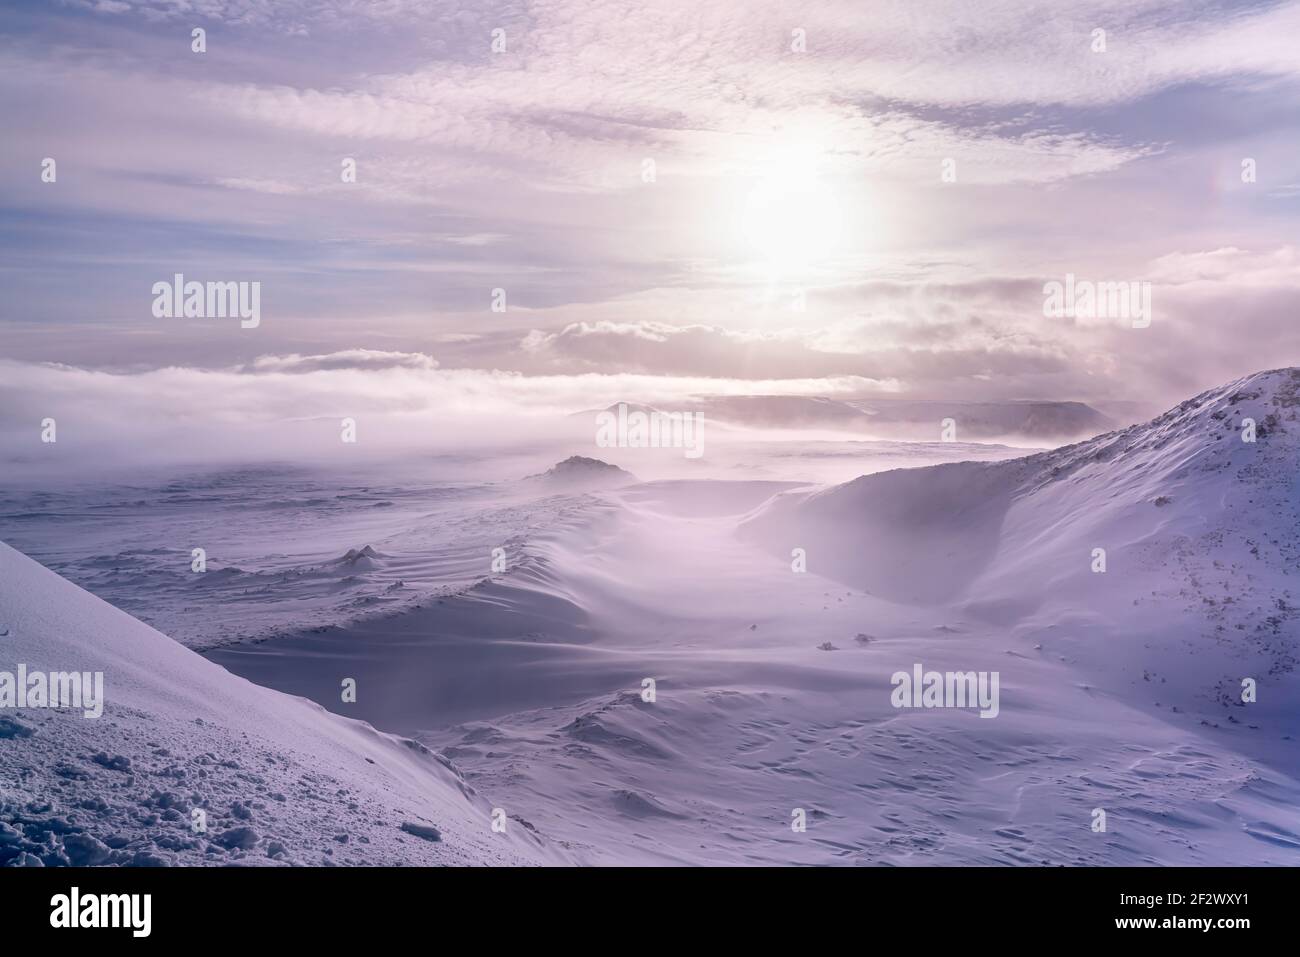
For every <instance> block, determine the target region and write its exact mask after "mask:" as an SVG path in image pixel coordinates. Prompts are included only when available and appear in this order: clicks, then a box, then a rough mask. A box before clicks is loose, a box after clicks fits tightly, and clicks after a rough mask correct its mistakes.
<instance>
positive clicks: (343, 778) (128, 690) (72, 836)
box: [0, 545, 561, 865]
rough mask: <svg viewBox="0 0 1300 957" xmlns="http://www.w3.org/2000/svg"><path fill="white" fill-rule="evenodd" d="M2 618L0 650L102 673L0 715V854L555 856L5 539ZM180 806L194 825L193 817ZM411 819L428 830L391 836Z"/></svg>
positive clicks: (353, 858)
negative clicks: (76, 696) (87, 700)
mask: <svg viewBox="0 0 1300 957" xmlns="http://www.w3.org/2000/svg"><path fill="white" fill-rule="evenodd" d="M0 622H2V623H3V625H4V629H5V630H7V632H8V634H7V635H6V636H5V637H4V638H0V655H2V656H3V657H2V658H0V660H3V661H4V662H6V663H17V662H22V663H26V664H27V665H28V666H29V667H30V668H33V669H36V668H40V669H45V670H51V671H68V670H85V671H92V672H93V671H102V672H103V673H104V680H105V696H106V698H107V707H106V709H105V712H104V715H103V716H102V717H100V718H98V719H87V718H84V717H82V715H81V712H80V711H76V710H59V711H54V710H44V711H42V710H37V709H30V708H29V709H25V710H23V711H21V712H18V713H16V714H13V715H6V716H5V717H6V719H7V720H8V722H9V728H10V731H9V733H6V734H5V735H4V736H3V738H2V739H0V860H2V861H6V862H13V861H14V860H20V861H26V862H27V863H35V862H36V861H40V862H41V863H43V864H46V865H52V864H67V863H74V864H76V863H83V864H132V863H134V864H149V865H161V864H197V863H221V864H227V863H257V864H273V863H300V864H344V863H353V864H391V863H406V864H415V863H423V864H440V863H484V862H487V863H519V862H539V861H545V860H558V859H561V858H559V857H557V856H556V855H554V854H553V853H552V852H551V850H550V849H549V848H547V847H545V846H544V844H543V842H541V841H540V840H538V839H537V838H536V837H534V836H533V835H531V834H530V833H528V832H527V831H525V830H522V829H521V830H519V831H517V832H515V833H514V834H510V833H507V834H494V833H493V832H492V831H491V826H490V824H491V821H490V813H491V808H490V807H489V806H488V805H487V804H486V803H485V802H484V801H483V800H482V799H481V798H479V797H478V796H477V795H476V794H475V793H474V790H473V788H470V787H467V786H466V784H465V782H464V781H463V780H462V779H461V778H460V776H459V775H457V774H456V773H455V772H454V771H453V770H452V769H450V768H448V767H447V766H446V765H445V764H444V763H442V762H441V761H439V760H438V759H437V757H436V756H435V755H433V754H431V753H429V752H428V751H427V750H426V749H424V748H422V747H421V746H420V745H418V744H416V743H415V742H412V741H409V740H402V739H399V738H395V737H392V736H390V735H387V734H381V733H379V732H377V731H376V730H375V729H374V728H372V727H370V726H369V725H367V724H365V723H363V722H360V721H354V720H349V719H346V718H342V717H337V716H334V715H331V714H329V713H328V712H326V711H325V710H324V709H322V708H321V707H320V706H319V705H316V704H313V703H311V702H308V701H304V700H302V699H298V698H292V697H289V696H286V695H283V694H280V693H278V692H275V691H271V690H269V689H266V688H261V687H258V686H256V685H253V684H250V683H249V682H248V681H246V680H244V679H242V678H237V677H235V676H233V675H231V674H229V673H228V672H226V671H225V670H224V669H222V668H220V667H218V666H216V665H214V664H212V663H211V662H209V661H207V660H205V659H204V658H202V657H200V656H199V655H197V654H195V653H194V652H192V651H189V650H187V649H186V648H184V647H182V646H181V645H179V644H177V643H176V642H174V641H172V640H171V639H169V638H167V637H166V636H164V635H162V634H160V633H158V632H156V631H154V630H153V629H151V628H149V627H147V626H145V625H143V624H141V623H140V622H138V621H135V620H134V619H132V618H131V617H130V616H128V615H126V614H124V613H123V612H121V611H118V610H117V609H115V608H113V607H111V606H110V605H108V604H106V603H104V602H103V601H100V600H99V599H98V598H95V597H94V596H92V595H90V594H88V593H87V592H85V591H82V590H81V589H79V588H77V587H76V586H75V585H72V584H71V583H69V582H67V581H64V580H63V579H60V578H59V577H58V576H57V575H55V574H54V573H53V572H50V571H48V570H46V569H44V568H42V567H41V566H40V565H38V564H36V563H35V562H33V561H31V560H30V559H28V558H25V557H24V556H22V555H20V554H19V553H17V552H15V551H14V550H13V549H12V548H9V547H8V546H6V545H0ZM7 667H12V664H10V665H7ZM15 728H16V729H21V730H20V731H18V732H17V733H15V732H14V729H15ZM195 808H199V809H203V810H205V812H206V814H207V820H206V827H207V830H206V833H202V834H198V833H195V832H194V831H193V829H192V810H193V809H195ZM426 827H436V828H437V829H438V831H440V832H441V835H442V837H441V841H440V842H439V843H436V844H434V843H430V842H429V841H428V840H425V839H419V838H413V837H411V836H410V834H409V833H405V832H412V833H415V832H413V831H412V829H413V828H426Z"/></svg>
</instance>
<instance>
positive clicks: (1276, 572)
mask: <svg viewBox="0 0 1300 957" xmlns="http://www.w3.org/2000/svg"><path fill="white" fill-rule="evenodd" d="M1298 406H1300V370H1296V369H1283V370H1274V371H1270V372H1261V373H1257V374H1255V375H1251V376H1247V377H1245V378H1242V379H1239V380H1237V381H1235V382H1232V383H1229V384H1227V385H1225V386H1222V387H1220V388H1217V389H1213V390H1210V391H1208V392H1205V393H1203V394H1202V395H1199V396H1196V397H1195V398H1192V399H1189V400H1188V401H1186V402H1184V403H1182V404H1181V405H1179V406H1178V407H1177V408H1175V409H1172V410H1170V411H1169V412H1167V413H1165V414H1164V415H1161V416H1159V417H1157V418H1156V419H1153V420H1152V421H1150V422H1147V423H1143V424H1141V425H1135V426H1132V427H1130V428H1128V429H1124V430H1122V431H1119V432H1114V433H1110V434H1108V435H1104V436H1100V437H1098V438H1096V439H1092V440H1090V441H1087V442H1082V443H1079V444H1077V445H1072V446H1068V447H1065V448H1061V449H1056V450H1054V451H1051V452H1046V453H1042V454H1039V455H1033V456H1028V457H1026V458H1023V459H1016V460H1011V461H1006V462H992V463H976V462H968V463H957V464H952V465H940V466H935V467H932V468H926V469H915V470H896V471H893V472H886V473H878V474H874V475H868V476H863V477H862V478H859V479H857V480H855V481H853V482H849V483H847V484H844V485H840V486H835V487H832V488H829V489H822V490H807V489H806V490H797V491H795V492H791V493H787V494H785V495H782V496H779V497H777V498H775V499H774V500H773V501H772V502H770V503H769V504H768V505H767V506H766V507H765V508H763V509H761V510H759V512H757V513H756V514H755V515H754V516H752V517H751V518H750V519H749V520H748V521H747V522H746V523H744V524H743V526H742V528H741V534H742V536H743V537H745V538H747V539H750V540H754V541H757V542H759V543H762V544H763V545H764V546H766V547H767V548H769V549H771V550H772V551H773V552H775V553H784V552H788V549H789V547H791V546H792V545H800V546H802V547H805V548H807V549H808V554H809V564H810V567H813V568H815V569H816V570H817V571H818V573H819V574H822V575H826V576H828V577H830V578H833V579H835V580H838V581H842V582H845V583H847V584H850V585H853V586H854V587H858V588H862V589H864V590H865V591H867V592H868V593H870V594H872V595H874V596H877V597H880V598H883V599H886V600H888V601H890V602H897V603H902V604H905V605H926V606H934V605H939V606H942V607H947V608H950V609H951V610H952V612H953V613H954V615H955V616H957V617H959V619H960V620H961V621H962V622H963V623H964V624H966V625H967V626H969V627H979V628H993V629H996V630H998V631H1001V632H1002V633H1004V634H1007V635H1010V636H1013V637H1018V638H1020V639H1022V640H1024V641H1031V640H1032V641H1033V642H1035V643H1040V644H1041V645H1042V648H1043V650H1044V651H1045V653H1049V654H1057V655H1059V656H1061V657H1063V658H1064V659H1066V660H1069V661H1071V662H1072V663H1073V664H1074V666H1075V667H1077V668H1079V669H1080V670H1082V671H1085V672H1087V673H1089V674H1090V675H1091V676H1092V678H1093V679H1094V680H1098V681H1101V682H1104V683H1106V684H1107V685H1108V686H1110V687H1113V688H1115V689H1116V690H1117V691H1118V690H1121V689H1122V690H1123V691H1124V693H1126V694H1129V695H1137V696H1139V697H1144V698H1147V699H1149V700H1150V701H1151V702H1152V703H1154V702H1156V701H1157V700H1159V702H1160V706H1161V707H1162V708H1171V707H1172V708H1174V709H1175V710H1179V709H1181V710H1182V711H1183V712H1186V711H1189V710H1195V711H1196V712H1197V713H1198V714H1199V715H1200V717H1201V719H1202V720H1205V721H1206V722H1208V723H1209V724H1210V725H1215V724H1217V723H1219V722H1220V721H1224V722H1228V723H1235V722H1238V721H1246V720H1250V721H1251V723H1254V724H1256V725H1257V726H1258V724H1259V723H1260V722H1261V721H1262V720H1263V719H1265V718H1267V719H1268V720H1269V722H1270V724H1272V726H1273V730H1274V731H1276V732H1277V733H1278V734H1292V733H1296V732H1300V708H1297V707H1296V706H1295V704H1294V701H1295V695H1296V692H1297V691H1300V687H1298V686H1297V681H1296V673H1295V664H1296V662H1297V658H1298V657H1300V595H1298V594H1297V591H1298V590H1300V589H1298V588H1297V586H1300V578H1298V577H1297V576H1300V563H1298V560H1300V478H1298V476H1300V419H1298V418H1297V407H1298ZM1247 419H1252V420H1253V421H1254V423H1255V439H1256V440H1255V441H1254V442H1247V441H1243V438H1242V436H1243V434H1244V433H1243V430H1244V429H1245V428H1246V425H1247V423H1246V422H1245V420H1247ZM1097 549H1101V550H1104V553H1105V563H1106V564H1105V571H1104V572H1100V571H1095V570H1094V567H1095V566H1096V564H1097V555H1098V553H1097V552H1096V550H1097ZM1144 675H1145V676H1146V677H1145V678H1144V677H1143V676H1144ZM1246 677H1250V678H1253V679H1255V680H1256V681H1257V682H1259V684H1260V686H1261V687H1264V686H1266V685H1267V686H1268V690H1267V693H1261V696H1260V700H1259V702H1257V703H1255V704H1253V705H1251V710H1250V712H1249V713H1250V719H1247V718H1246V717H1245V712H1244V711H1243V710H1242V702H1241V701H1240V700H1239V698H1240V694H1239V692H1240V683H1241V680H1242V679H1243V678H1246ZM1153 679H1154V681H1155V682H1156V683H1158V684H1161V685H1163V686H1164V687H1163V688H1161V690H1160V693H1159V694H1158V695H1156V694H1154V693H1153V692H1152V689H1151V688H1150V687H1149V685H1150V684H1151V683H1152V681H1153ZM1143 684H1146V685H1147V687H1142V686H1143ZM1291 761H1292V762H1293V766H1295V765H1300V761H1296V755H1294V754H1292V757H1291Z"/></svg>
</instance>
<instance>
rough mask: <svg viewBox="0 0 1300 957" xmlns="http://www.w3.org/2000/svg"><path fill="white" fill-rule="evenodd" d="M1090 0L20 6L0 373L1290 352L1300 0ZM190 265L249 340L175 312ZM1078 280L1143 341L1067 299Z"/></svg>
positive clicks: (630, 382) (117, 380) (103, 385)
mask: <svg viewBox="0 0 1300 957" xmlns="http://www.w3.org/2000/svg"><path fill="white" fill-rule="evenodd" d="M1065 7H1066V5H1063V4H1060V3H1055V2H1041V3H1040V2H1024V0H1018V2H1008V0H980V2H969V3H967V2H934V3H927V2H917V0H901V2H884V3H875V2H871V3H868V2H862V0H856V2H847V0H836V2H814V3H807V4H805V3H792V2H768V0H717V2H710V3H699V2H697V0H660V2H654V3H644V2H641V0H637V2H627V0H542V2H527V0H507V2H496V0H480V2H473V3H467V2H464V0H460V2H447V0H380V2H362V0H344V2H329V0H324V2H315V0H312V2H301V3H300V2H293V0H190V2H184V0H176V2H167V0H98V2H95V0H85V2H82V0H65V2H62V3H49V2H41V3H31V4H22V3H20V4H16V5H15V4H9V5H7V8H6V15H5V17H4V20H3V24H2V25H0V29H2V30H3V35H0V88H2V92H3V102H4V104H5V105H4V113H5V116H4V126H5V137H4V146H3V149H0V172H2V173H3V175H2V176H0V208H2V209H3V223H4V228H3V230H2V231H0V251H2V252H3V270H4V277H5V279H4V284H5V296H4V299H3V310H0V335H3V340H2V341H0V396H2V397H4V398H5V399H7V400H8V401H6V403H4V404H6V405H8V406H9V408H10V410H13V409H14V408H15V407H16V404H17V402H18V396H19V395H21V397H22V403H23V410H22V414H24V415H27V414H34V413H35V412H36V411H39V406H40V400H41V399H42V397H43V396H45V395H48V394H51V393H53V392H58V393H59V394H60V395H62V396H64V397H67V396H69V395H72V394H74V393H75V394H78V395H84V396H87V397H89V399H88V401H93V402H94V403H95V404H96V405H97V406H99V407H102V406H104V405H112V404H113V403H115V402H116V403H121V405H122V408H123V409H131V408H134V406H133V405H132V403H133V402H134V401H135V400H136V399H139V400H140V401H144V399H143V397H144V396H148V395H153V394H164V395H166V394H169V393H168V391H167V389H168V388H169V387H170V388H174V389H175V390H176V393H177V394H178V395H179V394H185V393H186V392H187V390H189V391H194V390H197V391H206V392H208V393H209V394H211V395H212V396H213V398H212V400H211V401H212V402H213V403H214V404H216V405H220V402H221V400H220V399H219V398H217V396H225V397H227V398H229V397H230V396H232V395H245V394H246V395H248V396H252V395H254V394H256V393H257V385H256V384H258V383H272V384H274V388H273V389H272V390H271V391H273V392H275V394H276V395H277V396H279V397H281V398H282V397H283V396H284V395H291V396H295V397H296V398H295V400H294V401H298V400H299V399H301V398H302V395H301V394H300V393H299V392H296V391H294V390H295V389H301V390H302V392H303V393H304V394H305V393H321V394H330V393H331V392H332V391H333V390H336V389H343V388H355V389H357V390H359V391H364V392H366V393H367V394H368V395H370V396H372V397H373V396H375V395H378V394H384V395H388V394H390V393H389V390H392V392H391V395H392V401H393V402H394V403H397V404H399V405H400V404H401V403H403V402H406V401H408V399H409V398H410V395H418V396H420V397H421V401H429V399H428V397H429V396H436V397H437V399H438V401H443V402H452V401H457V402H462V403H468V404H469V405H470V406H474V405H475V403H479V404H481V405H482V406H483V407H495V406H496V405H498V404H500V405H509V404H510V403H512V402H520V403H524V404H531V403H536V402H541V403H543V404H546V403H551V404H554V405H555V406H556V407H558V408H565V407H572V408H581V407H584V406H588V405H590V404H591V403H590V402H588V401H585V400H586V397H588V396H611V395H612V396H618V395H625V394H628V391H629V390H631V391H633V392H635V393H636V394H635V395H628V397H630V398H649V397H650V395H651V394H659V395H665V394H667V395H671V394H672V393H673V392H674V391H712V390H717V391H744V390H747V389H753V390H757V391H801V392H823V393H828V394H830V393H836V392H848V391H855V390H873V389H882V388H883V389H889V390H894V391H897V392H901V393H905V394H915V395H921V396H929V397H963V396H964V397H971V398H999V397H1006V398H1028V397H1035V398H1072V399H1083V400H1087V401H1098V400H1104V399H1135V400H1140V401H1144V402H1156V403H1162V402H1168V401H1171V400H1176V399H1178V398H1181V397H1184V396H1186V395H1188V394H1191V393H1193V392H1196V391H1199V390H1200V389H1202V388H1205V387H1208V386H1210V385H1213V384H1216V383H1218V382H1221V381H1223V380H1226V379H1229V378H1232V377H1234V376H1236V375H1240V374H1244V373H1247V372H1250V371H1254V370H1256V369H1259V368H1266V367H1271V366H1277V365H1283V364H1291V363H1296V362H1300V315H1298V310H1297V301H1298V297H1297V293H1298V292H1300V55H1297V50H1296V38H1297V37H1300V4H1297V3H1294V2H1292V3H1263V2H1260V3H1250V2H1232V3H1225V2H1214V3H1211V2H1182V3H1155V2H1148V0H1106V2H1087V0H1083V2H1075V3H1071V4H1069V5H1068V7H1069V9H1068V10H1067V9H1065ZM195 27H201V28H203V29H204V30H206V42H207V51H206V52H205V53H195V52H192V50H191V30H192V29H193V28H195ZM494 30H503V31H504V38H505V50H504V51H503V52H494V51H493V48H492V44H493V31H494ZM1097 30H1104V31H1105V35H1104V41H1105V49H1104V51H1099V50H1098V49H1097V47H1098V35H1097V34H1096V33H1095V31H1097ZM46 157H51V158H54V159H55V160H56V162H57V180H56V181H55V182H53V183H46V182H42V180H41V163H42V160H43V159H44V158H46ZM346 158H352V159H354V160H355V161H356V164H357V180H356V182H355V183H346V182H343V181H342V177H341V175H340V172H341V166H342V163H343V161H344V160H345V159H346ZM1247 159H1250V160H1253V161H1254V165H1255V181H1254V182H1243V176H1242V164H1243V161H1244V160H1247ZM647 161H652V162H653V167H654V171H653V172H654V175H653V177H649V179H652V181H647V179H648V177H647V176H646V175H645V174H646V170H647ZM946 161H951V163H948V164H947V165H945V164H946ZM945 169H947V170H948V171H949V172H950V173H952V174H953V175H951V176H950V177H949V179H950V180H951V181H945V179H944V176H943V173H944V171H945ZM177 272H181V273H184V274H185V276H186V278H188V279H197V280H201V281H206V280H222V281H227V280H229V281H258V282H260V283H261V284H262V322H261V325H260V326H259V327H258V328H256V329H241V328H240V327H239V325H238V323H237V322H230V321H225V320H179V319H158V318H155V317H154V316H153V314H152V312H151V308H150V307H151V302H152V295H151V292H150V289H151V286H152V284H153V283H154V282H157V281H160V280H169V279H170V278H171V276H172V275H173V274H174V273H177ZM1066 273H1073V274H1075V275H1077V276H1079V277H1080V278H1083V279H1088V280H1093V281H1149V282H1151V283H1152V302H1153V310H1154V318H1153V321H1152V323H1151V325H1150V326H1149V327H1148V328H1141V329H1135V328H1132V326H1131V324H1129V323H1125V322H1121V321H1117V320H1113V319H1095V320H1087V319H1070V318H1048V317H1045V316H1044V314H1043V298H1044V297H1043V284H1044V282H1047V281H1050V280H1055V279H1062V278H1063V277H1064V276H1065V274H1066ZM498 287H499V288H502V289H504V290H505V291H506V301H507V305H508V308H507V310H506V311H505V312H504V313H500V312H493V311H492V310H491V308H490V305H491V298H492V290H493V289H494V288H498ZM799 305H802V308H801V309H800V308H797V306H799ZM33 362H41V363H51V362H57V363H60V364H62V365H63V366H69V367H75V368H71V369H69V368H58V369H53V368H50V367H49V366H45V365H32V363H33ZM79 370H81V371H79ZM88 370H99V371H98V372H96V371H88ZM105 371H111V372H116V373H130V375H115V376H105V375H104V374H103V373H104V372H105ZM520 374H522V375H520ZM322 376H324V377H332V378H319V377H322ZM341 376H347V377H348V378H346V379H344V378H340V377H341ZM366 376H369V377H372V379H373V384H369V385H361V384H360V383H362V382H364V381H366V380H365V378H364V377H366ZM313 377H316V378H313ZM579 377H580V378H579ZM290 378H296V379H297V380H299V384H298V385H297V386H294V387H292V388H289V387H286V386H284V385H283V383H284V382H285V381H287V380H288V379H290ZM308 380H311V381H312V382H313V384H312V385H311V386H308V385H306V382H307V381H308ZM746 380H762V381H752V382H751V381H746ZM403 389H409V390H411V392H410V393H409V394H408V393H405V392H403V391H402V390H403ZM276 390H278V391H276ZM177 401H179V400H177ZM248 404H249V405H250V407H252V406H255V405H256V402H254V401H253V400H252V399H251V398H250V399H249V400H248ZM225 411H227V412H230V413H231V414H235V411H236V410H234V409H233V408H226V409H225ZM123 414H132V413H130V412H124V413H123Z"/></svg>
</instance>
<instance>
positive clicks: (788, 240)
mask: <svg viewBox="0 0 1300 957" xmlns="http://www.w3.org/2000/svg"><path fill="white" fill-rule="evenodd" d="M822 155H823V154H822V151H821V149H820V148H819V147H817V146H815V145H813V144H801V145H799V146H793V147H787V148H784V149H782V150H780V151H779V152H777V153H775V154H773V155H772V156H771V157H769V158H768V159H767V160H766V161H765V162H763V163H762V164H761V165H760V166H759V169H758V177H757V179H756V181H755V182H754V185H753V187H752V188H751V189H750V190H749V193H748V195H746V197H745V200H744V204H743V208H742V212H741V216H740V222H739V232H740V240H741V243H742V244H743V246H744V247H745V249H746V253H747V255H748V256H750V257H751V258H752V259H753V260H755V262H756V264H757V265H759V266H760V267H761V268H762V269H763V271H764V272H765V273H766V274H767V275H768V276H769V277H771V278H775V279H780V278H791V277H794V276H797V275H799V274H800V273H803V272H806V271H807V270H808V269H810V268H811V267H813V266H815V265H816V264H817V263H819V262H821V261H823V260H825V259H827V258H828V257H830V256H831V255H832V254H833V253H834V252H835V250H836V248H837V246H838V244H839V241H840V233H841V226H842V223H841V216H842V213H843V211H842V209H841V204H840V203H839V202H837V200H836V196H835V191H834V190H833V189H832V188H831V186H830V185H829V183H828V182H827V181H826V180H825V178H824V177H823V176H822V166H823V163H822Z"/></svg>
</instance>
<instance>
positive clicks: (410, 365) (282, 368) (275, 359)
mask: <svg viewBox="0 0 1300 957" xmlns="http://www.w3.org/2000/svg"><path fill="white" fill-rule="evenodd" d="M436 368H438V360H437V359H435V358H433V356H429V355H425V354H424V353H420V352H415V353H412V352H382V351H379V350H376V349H345V350H342V351H339V352H332V353H329V354H328V355H315V356H303V355H298V354H297V353H294V354H292V355H287V356H258V357H257V358H256V359H254V360H253V361H252V362H251V363H250V364H249V365H247V366H242V367H240V369H239V371H241V372H288V373H297V374H302V373H307V372H322V371H325V370H331V369H356V370H378V369H423V370H431V369H436Z"/></svg>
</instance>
